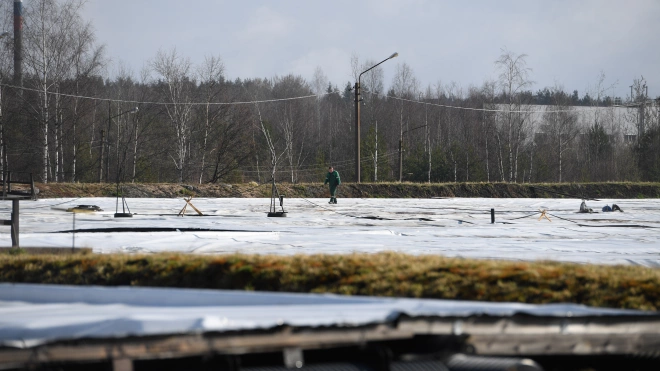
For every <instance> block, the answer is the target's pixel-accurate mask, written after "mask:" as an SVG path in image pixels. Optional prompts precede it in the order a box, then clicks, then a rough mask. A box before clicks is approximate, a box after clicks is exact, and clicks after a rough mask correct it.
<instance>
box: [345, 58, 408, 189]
mask: <svg viewBox="0 0 660 371" xmlns="http://www.w3.org/2000/svg"><path fill="white" fill-rule="evenodd" d="M398 56H399V53H394V54H392V55H390V56H389V57H387V58H386V59H384V60H383V61H382V62H380V63H378V64H375V65H373V66H371V67H370V68H369V69H367V70H365V71H362V73H360V75H358V81H357V82H356V83H355V181H356V183H360V101H361V99H360V78H361V77H362V75H364V74H365V73H367V72H369V71H371V70H373V69H374V68H376V67H378V66H379V65H381V64H382V63H384V62H385V61H388V60H390V59H392V58H396V57H398Z"/></svg>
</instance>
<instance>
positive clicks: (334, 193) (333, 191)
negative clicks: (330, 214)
mask: <svg viewBox="0 0 660 371" xmlns="http://www.w3.org/2000/svg"><path fill="white" fill-rule="evenodd" d="M330 197H331V198H335V197H337V186H336V185H334V186H333V185H331V186H330Z"/></svg>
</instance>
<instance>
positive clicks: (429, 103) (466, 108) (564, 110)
mask: <svg viewBox="0 0 660 371" xmlns="http://www.w3.org/2000/svg"><path fill="white" fill-rule="evenodd" d="M373 94H376V95H378V96H380V97H381V98H390V99H395V100H400V101H403V102H409V103H417V104H426V105H429V106H435V107H442V108H451V109H458V110H465V111H478V112H496V113H497V112H502V113H562V112H573V110H570V109H562V110H542V111H539V110H529V111H527V110H517V111H512V110H506V109H491V108H473V107H459V106H450V105H447V104H440V103H431V102H422V101H418V100H414V99H406V98H399V97H394V96H390V95H385V94H382V93H373ZM595 108H597V109H600V108H609V107H595Z"/></svg>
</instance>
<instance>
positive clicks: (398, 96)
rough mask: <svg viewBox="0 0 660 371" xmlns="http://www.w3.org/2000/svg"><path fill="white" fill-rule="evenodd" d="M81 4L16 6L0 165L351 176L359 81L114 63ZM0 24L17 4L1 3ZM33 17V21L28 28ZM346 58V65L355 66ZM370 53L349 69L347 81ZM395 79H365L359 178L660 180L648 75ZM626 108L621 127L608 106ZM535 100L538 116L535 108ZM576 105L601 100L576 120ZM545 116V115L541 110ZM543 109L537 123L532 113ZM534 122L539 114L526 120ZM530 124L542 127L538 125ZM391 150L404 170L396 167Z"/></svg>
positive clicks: (87, 177)
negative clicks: (18, 14) (536, 83)
mask: <svg viewBox="0 0 660 371" xmlns="http://www.w3.org/2000/svg"><path fill="white" fill-rule="evenodd" d="M82 5H83V2H82V1H79V0H62V1H52V0H35V1H30V2H27V3H26V4H25V14H24V18H25V22H26V24H30V25H31V26H30V27H26V28H25V29H24V34H23V73H22V75H21V76H20V77H21V78H20V79H19V78H17V76H15V75H16V74H15V73H14V72H15V71H13V66H14V64H13V41H12V40H11V36H8V37H5V38H4V39H2V40H3V43H2V44H1V45H0V81H1V82H2V83H3V85H2V86H1V87H0V93H1V95H0V110H1V111H0V113H1V116H0V152H1V153H0V167H1V168H2V170H12V171H23V172H31V173H34V174H35V175H36V179H37V180H39V181H42V182H115V181H118V180H121V181H123V182H194V183H205V182H220V181H222V182H240V181H252V180H253V181H257V182H265V181H267V180H269V179H271V177H273V176H275V178H276V179H277V180H278V181H280V182H282V181H284V182H292V183H299V182H310V181H319V180H320V179H322V177H323V176H324V172H325V170H324V169H325V168H327V166H328V165H333V166H335V168H336V169H337V170H339V172H340V174H341V175H342V177H343V179H344V180H354V179H355V157H356V153H355V150H356V125H355V102H354V100H355V96H354V90H353V89H354V85H353V83H352V82H348V83H347V84H346V85H345V86H344V85H343V84H342V85H341V86H343V88H340V87H339V85H336V84H333V83H332V82H329V81H328V79H327V77H326V76H325V74H324V73H323V71H322V70H321V69H317V71H316V73H315V74H314V76H313V78H312V79H311V80H306V79H304V78H303V77H301V76H296V75H286V76H276V77H273V78H245V79H227V78H226V75H225V68H224V65H223V62H222V59H221V57H220V56H209V57H207V58H206V59H205V60H204V62H202V63H200V64H198V65H193V64H192V63H191V61H190V60H189V59H188V58H187V57H185V56H183V55H181V54H180V53H179V52H177V51H176V49H172V50H161V51H159V52H158V53H157V54H156V55H155V56H154V57H153V59H151V60H149V61H145V68H144V69H143V70H142V71H140V72H139V73H137V74H136V73H135V72H133V71H130V70H127V69H125V68H121V67H120V68H118V69H117V71H116V73H113V76H114V77H112V78H110V77H109V74H108V72H107V70H108V66H109V59H110V58H111V57H112V56H107V55H106V54H105V51H104V48H103V47H102V46H99V44H98V43H97V41H96V40H95V37H94V32H93V29H92V26H91V24H89V23H88V22H87V21H86V20H84V19H83V18H82V17H81V12H80V9H81V6H82ZM0 11H1V12H2V14H3V15H4V17H2V21H3V22H4V24H3V26H5V27H4V29H10V27H9V25H10V24H11V22H12V12H11V3H10V2H5V3H2V4H1V5H0ZM37 25H38V27H37ZM348 62H349V61H347V63H348ZM376 62H377V61H373V60H366V61H360V60H358V58H357V57H354V58H353V59H352V60H351V61H350V63H351V66H352V70H353V73H354V75H355V80H357V77H358V75H359V74H360V72H361V71H364V70H366V69H368V68H369V67H371V66H373V65H374V64H376ZM388 63H390V64H391V66H389V67H388V68H391V69H393V70H394V71H395V73H394V78H393V80H392V81H391V82H390V85H389V87H387V88H386V87H385V81H384V74H383V70H382V68H381V67H382V66H381V67H377V68H375V69H373V70H371V71H370V72H368V73H366V74H364V75H362V78H361V101H360V104H361V105H362V106H361V129H360V133H361V159H360V162H361V169H362V171H361V178H362V179H361V180H363V181H371V182H380V181H396V180H399V178H401V180H404V181H415V182H494V181H497V182H517V183H520V182H532V183H537V182H576V181H639V180H641V181H658V180H660V165H659V164H660V161H659V160H660V124H659V122H658V120H659V118H658V104H657V101H655V100H649V99H648V97H647V96H646V92H645V88H646V83H645V80H644V79H643V78H639V79H635V80H634V81H633V89H632V94H631V96H630V97H626V98H625V99H621V98H615V97H610V96H608V95H607V94H606V92H607V91H608V90H609V87H607V86H606V85H605V77H604V75H602V74H601V76H599V77H598V78H597V79H598V81H597V82H596V84H595V85H594V86H595V88H594V89H593V91H591V92H588V93H586V94H584V95H583V96H582V97H579V95H578V92H577V91H573V93H572V94H569V93H566V92H564V91H563V88H561V87H559V86H556V87H551V88H550V87H549V88H544V89H542V90H539V91H537V92H536V93H533V92H532V91H531V86H532V81H531V78H530V76H529V73H530V69H529V68H528V67H527V65H526V56H525V55H524V54H521V55H519V54H516V53H513V52H511V51H508V50H502V53H501V55H500V57H499V59H498V60H497V61H494V63H495V67H496V68H497V69H498V71H499V76H498V78H497V79H496V80H493V81H485V82H484V83H483V85H482V86H481V87H473V86H471V87H469V88H467V89H465V88H462V87H460V86H458V85H457V84H455V83H451V84H442V83H440V82H438V83H434V84H427V85H423V84H422V82H421V81H419V80H418V79H417V78H416V77H415V75H414V72H413V70H412V68H411V67H410V66H408V65H407V64H406V63H399V64H395V62H394V61H392V62H388ZM614 103H616V104H619V103H621V104H626V105H627V106H628V107H629V108H627V110H628V116H629V117H628V118H627V119H626V120H627V121H628V122H635V123H638V124H637V129H636V130H637V131H636V132H635V133H632V134H634V135H631V133H627V132H624V131H623V129H622V126H623V123H622V122H621V119H620V117H618V116H615V115H614V114H613V107H612V105H613V104H614ZM533 105H537V106H538V105H542V106H545V107H546V108H544V109H545V110H546V111H547V112H546V113H541V114H539V113H538V112H532V110H533V108H530V107H533ZM575 106H589V107H594V108H595V109H597V110H598V112H599V114H598V115H594V119H593V122H587V123H584V122H578V118H577V114H576V109H575ZM544 112H545V111H544ZM539 117H540V119H539ZM535 120H537V121H538V120H540V121H541V122H535ZM537 127H542V128H543V133H542V134H543V135H537V134H538V133H537V132H536V131H535V130H536V129H535V128H537ZM400 157H401V158H402V166H400V165H399V164H400V162H399V161H400Z"/></svg>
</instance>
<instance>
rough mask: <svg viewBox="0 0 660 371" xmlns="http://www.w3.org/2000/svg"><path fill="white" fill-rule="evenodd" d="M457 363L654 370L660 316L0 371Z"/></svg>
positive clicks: (540, 320) (416, 326)
mask: <svg viewBox="0 0 660 371" xmlns="http://www.w3.org/2000/svg"><path fill="white" fill-rule="evenodd" d="M320 315H322V313H320ZM457 355H462V357H463V358H460V359H462V360H463V361H465V362H468V364H470V362H477V363H476V364H482V365H483V363H484V362H485V363H488V362H491V363H492V364H497V362H500V363H501V362H504V361H506V362H517V363H516V364H518V366H517V367H512V364H509V363H507V364H508V365H509V366H507V368H484V369H487V370H500V369H502V370H505V369H506V370H541V369H543V368H542V367H545V369H550V368H548V367H549V366H553V365H554V366H553V368H552V369H555V368H554V367H559V369H562V370H573V369H576V370H577V369H583V368H574V367H577V366H579V365H582V366H580V367H583V366H584V365H587V366H589V367H593V369H597V370H601V369H642V370H645V369H658V367H660V315H653V314H652V315H639V316H636V315H631V316H603V317H601V316H587V317H564V318H558V317H555V316H547V317H544V316H530V315H520V314H519V315H514V316H512V317H497V316H472V317H447V318H442V317H433V318H407V317H405V316H404V317H401V318H398V319H394V320H392V321H390V322H387V323H375V324H372V325H369V326H362V327H354V328H351V327H337V326H329V327H319V328H299V327H291V326H280V327H277V328H274V329H268V330H252V331H234V332H231V331H230V332H226V333H223V332H213V333H201V334H181V335H175V334H173V335H171V336H152V337H131V336H128V337H124V338H115V339H92V338H88V339H78V340H73V341H61V342H55V343H51V344H43V345H37V346H33V347H28V348H24V349H18V348H9V347H5V348H0V369H23V368H27V369H50V368H51V367H55V365H57V369H61V370H66V369H67V365H68V366H71V367H73V366H76V367H81V366H85V365H86V367H103V368H104V369H112V370H116V371H133V370H139V369H165V370H166V369H177V368H181V367H182V365H185V367H184V368H185V369H213V368H215V369H229V370H251V369H257V368H258V369H261V370H263V369H264V368H263V367H267V368H268V369H272V370H275V369H282V370H285V369H286V368H301V367H302V368H304V369H317V368H318V369H325V370H328V369H332V367H334V366H337V367H338V366H339V365H343V366H342V367H339V368H337V369H355V370H358V369H361V370H389V369H399V370H403V369H411V370H412V369H416V370H427V369H428V370H432V369H435V370H443V368H442V367H445V365H449V366H451V362H454V363H456V362H458V361H457V360H456V359H457V358H456V356H457ZM493 357H495V358H493ZM501 357H504V358H501ZM506 362H504V363H506ZM525 365H526V366H525ZM539 365H545V366H539ZM440 366H442V367H440ZM523 366H525V367H523ZM324 367H325V368H324ZM328 367H330V368H328ZM402 367H403V368H402ZM411 367H412V368H411ZM74 369H79V368H74ZM446 369H449V370H452V369H461V370H462V369H471V368H453V367H447V368H446ZM475 369H476V368H475ZM479 369H481V368H479Z"/></svg>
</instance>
